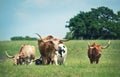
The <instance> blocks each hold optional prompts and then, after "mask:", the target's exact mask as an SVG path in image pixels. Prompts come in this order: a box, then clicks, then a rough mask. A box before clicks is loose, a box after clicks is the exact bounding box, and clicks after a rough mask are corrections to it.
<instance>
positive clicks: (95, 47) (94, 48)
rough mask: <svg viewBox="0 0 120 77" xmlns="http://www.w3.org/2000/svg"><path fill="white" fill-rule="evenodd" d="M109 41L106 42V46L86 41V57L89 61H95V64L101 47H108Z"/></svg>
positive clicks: (99, 55)
mask: <svg viewBox="0 0 120 77" xmlns="http://www.w3.org/2000/svg"><path fill="white" fill-rule="evenodd" d="M109 45H110V41H109V42H108V45H107V46H101V45H99V44H96V43H93V44H89V43H88V57H89V59H90V63H91V64H92V63H93V62H96V64H97V63H98V62H99V58H100V57H101V52H102V49H104V48H107V47H109Z"/></svg>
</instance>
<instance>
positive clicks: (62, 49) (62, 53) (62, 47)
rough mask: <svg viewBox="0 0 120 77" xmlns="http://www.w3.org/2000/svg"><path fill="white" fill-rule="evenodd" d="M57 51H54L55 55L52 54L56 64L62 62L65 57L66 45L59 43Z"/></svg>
mask: <svg viewBox="0 0 120 77" xmlns="http://www.w3.org/2000/svg"><path fill="white" fill-rule="evenodd" d="M58 47H59V48H58V51H56V55H55V56H54V62H55V64H56V65H58V64H60V65H61V64H63V63H64V62H65V60H66V57H67V47H66V46H65V45H64V44H59V46H58Z"/></svg>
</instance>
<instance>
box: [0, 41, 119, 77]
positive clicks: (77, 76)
mask: <svg viewBox="0 0 120 77" xmlns="http://www.w3.org/2000/svg"><path fill="white" fill-rule="evenodd" d="M87 41H88V40H71V41H68V42H65V43H64V44H65V45H66V46H67V48H68V55H67V59H66V62H65V64H64V65H58V66H57V65H35V64H34V63H32V64H31V65H18V66H14V65H13V60H12V59H8V58H7V57H6V55H5V51H7V52H8V53H9V54H10V55H14V54H16V53H18V51H19V49H20V47H21V45H22V44H30V45H34V46H35V47H36V58H39V57H40V54H39V51H38V44H37V41H0V77H120V40H111V45H110V47H109V48H107V49H103V50H102V56H101V58H100V61H99V64H90V62H89V59H88V56H87V48H88V46H87ZM89 42H90V43H94V42H96V43H99V44H101V45H106V44H107V40H89Z"/></svg>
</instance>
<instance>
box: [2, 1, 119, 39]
mask: <svg viewBox="0 0 120 77" xmlns="http://www.w3.org/2000/svg"><path fill="white" fill-rule="evenodd" d="M100 6H105V7H108V8H110V9H112V10H113V11H114V12H115V13H117V11H120V0H0V41H1V40H10V38H11V37H13V36H23V37H25V36H30V37H37V35H35V33H39V34H40V35H41V36H42V37H45V36H48V35H53V36H54V37H57V38H64V37H65V35H66V32H69V29H68V28H65V25H67V24H68V23H66V22H67V21H69V20H70V18H73V17H74V16H75V15H77V14H78V13H79V12H80V11H84V12H87V11H90V10H91V8H98V7H100Z"/></svg>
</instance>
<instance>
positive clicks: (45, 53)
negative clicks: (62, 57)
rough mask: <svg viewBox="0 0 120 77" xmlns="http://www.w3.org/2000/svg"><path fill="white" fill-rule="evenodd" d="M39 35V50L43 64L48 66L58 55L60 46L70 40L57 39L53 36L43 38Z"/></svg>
mask: <svg viewBox="0 0 120 77" xmlns="http://www.w3.org/2000/svg"><path fill="white" fill-rule="evenodd" d="M36 34H37V33H36ZM37 35H38V36H39V39H38V48H39V51H40V55H41V58H42V64H44V65H46V64H49V63H50V62H52V63H53V62H54V56H55V55H56V51H57V50H58V46H59V44H60V43H63V42H64V41H68V40H61V39H57V38H54V37H53V36H51V35H50V36H47V37H45V38H41V36H40V35H39V34H37Z"/></svg>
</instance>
